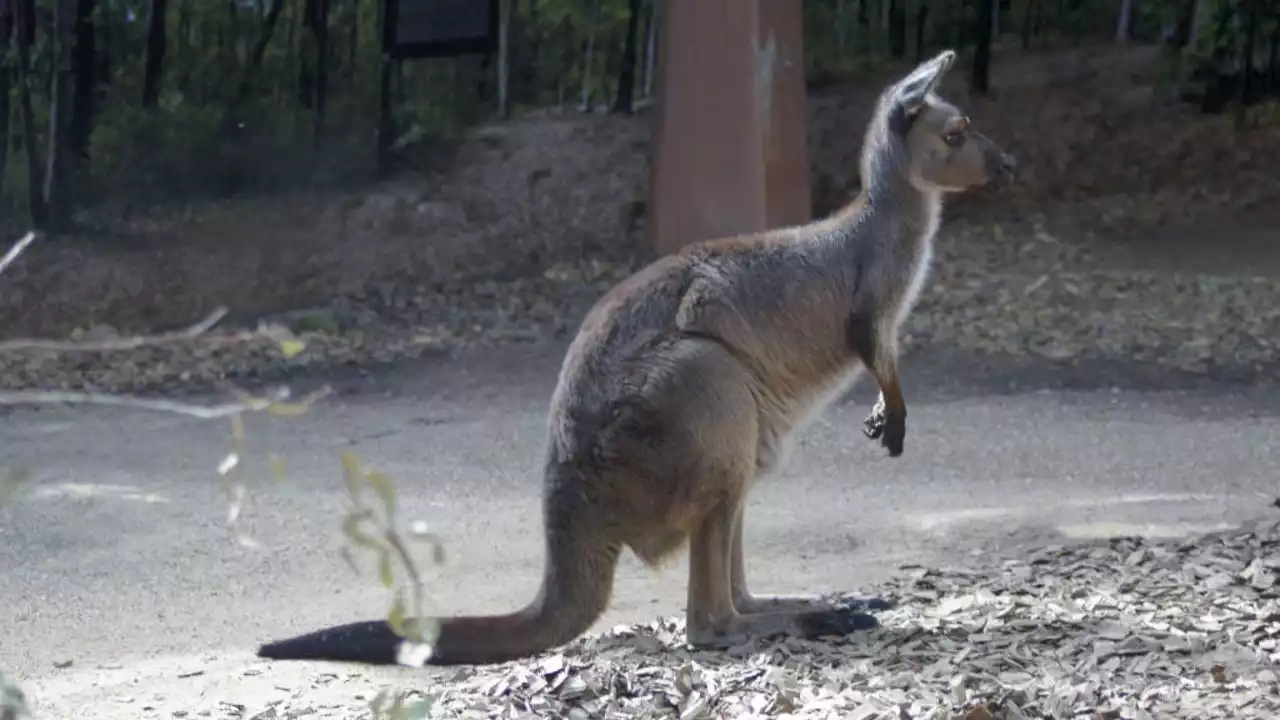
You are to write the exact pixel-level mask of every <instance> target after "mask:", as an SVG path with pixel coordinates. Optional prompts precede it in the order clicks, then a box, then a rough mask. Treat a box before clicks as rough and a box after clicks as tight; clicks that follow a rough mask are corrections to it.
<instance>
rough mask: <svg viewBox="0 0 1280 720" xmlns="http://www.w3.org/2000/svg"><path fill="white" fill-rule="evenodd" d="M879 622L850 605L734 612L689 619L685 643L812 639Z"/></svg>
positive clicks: (715, 646)
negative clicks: (719, 617)
mask: <svg viewBox="0 0 1280 720" xmlns="http://www.w3.org/2000/svg"><path fill="white" fill-rule="evenodd" d="M818 607H819V608H820V606H818ZM879 626H880V621H878V620H876V618H875V616H873V615H870V614H868V613H865V612H862V611H860V610H857V609H854V608H851V607H831V608H820V609H814V610H807V611H803V612H768V613H759V614H753V615H737V614H735V615H732V616H730V617H728V618H724V619H723V620H721V621H719V622H716V623H714V624H711V623H707V624H705V625H700V624H692V623H691V624H690V625H689V627H688V630H687V632H686V635H687V641H688V643H689V644H690V645H692V646H693V647H695V648H698V649H700V650H723V649H725V648H729V647H733V646H735V645H742V644H744V643H747V642H750V641H751V640H755V639H760V638H770V637H777V636H789V637H795V638H803V639H805V640H816V639H818V638H822V637H832V636H840V635H848V634H849V633H853V632H857V631H860V630H873V629H875V628H877V627H879Z"/></svg>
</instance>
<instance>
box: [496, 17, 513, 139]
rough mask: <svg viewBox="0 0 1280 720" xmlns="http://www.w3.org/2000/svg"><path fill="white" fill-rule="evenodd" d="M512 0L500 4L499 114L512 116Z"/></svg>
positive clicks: (505, 116)
mask: <svg viewBox="0 0 1280 720" xmlns="http://www.w3.org/2000/svg"><path fill="white" fill-rule="evenodd" d="M510 92H511V0H502V2H500V3H499V4H498V115H499V116H500V117H502V118H503V119H506V118H509V117H511V98H510Z"/></svg>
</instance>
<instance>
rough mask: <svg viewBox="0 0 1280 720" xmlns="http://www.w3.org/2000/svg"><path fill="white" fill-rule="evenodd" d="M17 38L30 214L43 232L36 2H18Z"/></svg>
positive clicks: (15, 31) (18, 78) (21, 115)
mask: <svg viewBox="0 0 1280 720" xmlns="http://www.w3.org/2000/svg"><path fill="white" fill-rule="evenodd" d="M14 25H15V28H14V34H15V35H16V36H17V38H18V42H17V45H18V72H17V81H18V112H19V114H20V117H21V122H22V148H23V151H24V153H25V154H26V156H27V211H28V213H29V214H30V217H31V224H32V226H34V227H36V228H43V227H44V226H45V222H46V221H47V219H48V210H47V208H46V207H45V203H44V173H43V172H41V170H40V165H41V163H40V143H39V141H38V138H37V137H36V117H35V111H34V110H33V109H32V107H31V85H32V84H33V82H34V81H35V78H33V77H31V44H32V41H33V40H34V39H35V38H34V35H35V33H34V28H35V0H15V2H14Z"/></svg>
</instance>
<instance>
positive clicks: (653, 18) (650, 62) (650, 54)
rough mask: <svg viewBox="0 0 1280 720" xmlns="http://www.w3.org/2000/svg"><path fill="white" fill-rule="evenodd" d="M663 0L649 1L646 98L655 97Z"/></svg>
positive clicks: (645, 75)
mask: <svg viewBox="0 0 1280 720" xmlns="http://www.w3.org/2000/svg"><path fill="white" fill-rule="evenodd" d="M662 3H663V0H649V31H648V32H647V33H646V35H647V36H648V37H647V39H646V40H645V51H644V96H645V97H653V80H654V73H655V72H656V70H657V67H658V26H659V25H660V24H661V21H662V17H661V14H660V13H661V12H662Z"/></svg>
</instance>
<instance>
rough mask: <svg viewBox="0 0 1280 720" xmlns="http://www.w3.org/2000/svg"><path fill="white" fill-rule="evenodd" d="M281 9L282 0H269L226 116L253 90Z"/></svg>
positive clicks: (241, 103) (232, 113)
mask: <svg viewBox="0 0 1280 720" xmlns="http://www.w3.org/2000/svg"><path fill="white" fill-rule="evenodd" d="M283 9H284V0H271V9H270V10H268V11H267V17H266V20H264V21H263V23H262V30H261V32H260V33H259V34H258V40H257V42H255V43H254V44H253V51H252V52H250V53H249V62H248V63H246V64H245V69H244V75H242V76H241V77H240V84H239V86H237V88H236V94H235V97H234V99H233V100H232V103H231V109H232V112H230V113H228V117H233V116H234V115H235V114H236V111H238V110H239V109H240V106H241V105H243V104H244V102H245V101H246V100H248V99H249V93H250V92H252V91H253V80H254V78H256V77H257V76H258V75H259V74H260V73H261V71H262V58H263V56H264V55H266V53H267V45H270V44H271V38H272V36H274V35H275V32H276V26H277V25H279V24H280V11H281V10H283Z"/></svg>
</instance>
